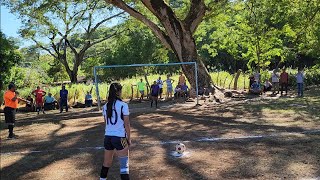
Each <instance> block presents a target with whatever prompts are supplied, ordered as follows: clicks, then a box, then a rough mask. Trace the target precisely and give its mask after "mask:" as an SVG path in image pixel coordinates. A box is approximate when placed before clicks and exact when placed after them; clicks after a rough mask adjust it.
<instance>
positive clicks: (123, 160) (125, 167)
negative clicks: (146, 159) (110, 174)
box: [119, 156, 129, 180]
mask: <svg viewBox="0 0 320 180" xmlns="http://www.w3.org/2000/svg"><path fill="white" fill-rule="evenodd" d="M119 162H120V175H121V179H122V180H123V178H122V177H124V178H125V180H126V179H129V157H128V156H124V157H119Z"/></svg>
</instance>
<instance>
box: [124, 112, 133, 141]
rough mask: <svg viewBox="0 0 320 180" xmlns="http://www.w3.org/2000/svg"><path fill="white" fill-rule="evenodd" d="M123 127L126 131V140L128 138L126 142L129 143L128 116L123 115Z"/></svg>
mask: <svg viewBox="0 0 320 180" xmlns="http://www.w3.org/2000/svg"><path fill="white" fill-rule="evenodd" d="M123 118H124V128H125V130H126V133H127V140H128V144H129V145H131V137H130V128H131V126H130V121H129V116H124V117H123Z"/></svg>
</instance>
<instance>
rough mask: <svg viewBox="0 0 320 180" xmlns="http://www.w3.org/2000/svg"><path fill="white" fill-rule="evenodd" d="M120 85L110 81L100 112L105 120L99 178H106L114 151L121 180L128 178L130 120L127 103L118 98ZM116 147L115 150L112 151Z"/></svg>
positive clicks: (101, 179) (103, 179) (120, 89)
mask: <svg viewBox="0 0 320 180" xmlns="http://www.w3.org/2000/svg"><path fill="white" fill-rule="evenodd" d="M121 92H122V86H121V85H120V84H119V83H112V84H111V85H110V91H109V96H108V103H107V104H106V105H104V106H103V108H102V114H103V117H104V121H105V138H104V148H105V151H104V162H103V166H102V168H101V174H100V180H106V179H107V176H108V170H109V168H110V167H111V165H112V160H113V156H114V152H116V155H117V156H118V158H119V162H120V176H121V180H128V179H130V178H129V146H130V144H131V139H130V121H129V108H128V104H127V103H125V102H122V100H121V99H120V97H121ZM114 149H116V151H114Z"/></svg>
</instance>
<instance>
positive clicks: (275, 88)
mask: <svg viewBox="0 0 320 180" xmlns="http://www.w3.org/2000/svg"><path fill="white" fill-rule="evenodd" d="M271 82H272V87H273V92H272V94H276V91H278V92H277V94H279V75H278V74H277V71H276V70H273V72H272V75H271Z"/></svg>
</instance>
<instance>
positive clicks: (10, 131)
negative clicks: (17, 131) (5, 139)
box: [8, 125, 14, 136]
mask: <svg viewBox="0 0 320 180" xmlns="http://www.w3.org/2000/svg"><path fill="white" fill-rule="evenodd" d="M13 127H14V126H13V125H8V129H9V136H13Z"/></svg>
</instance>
